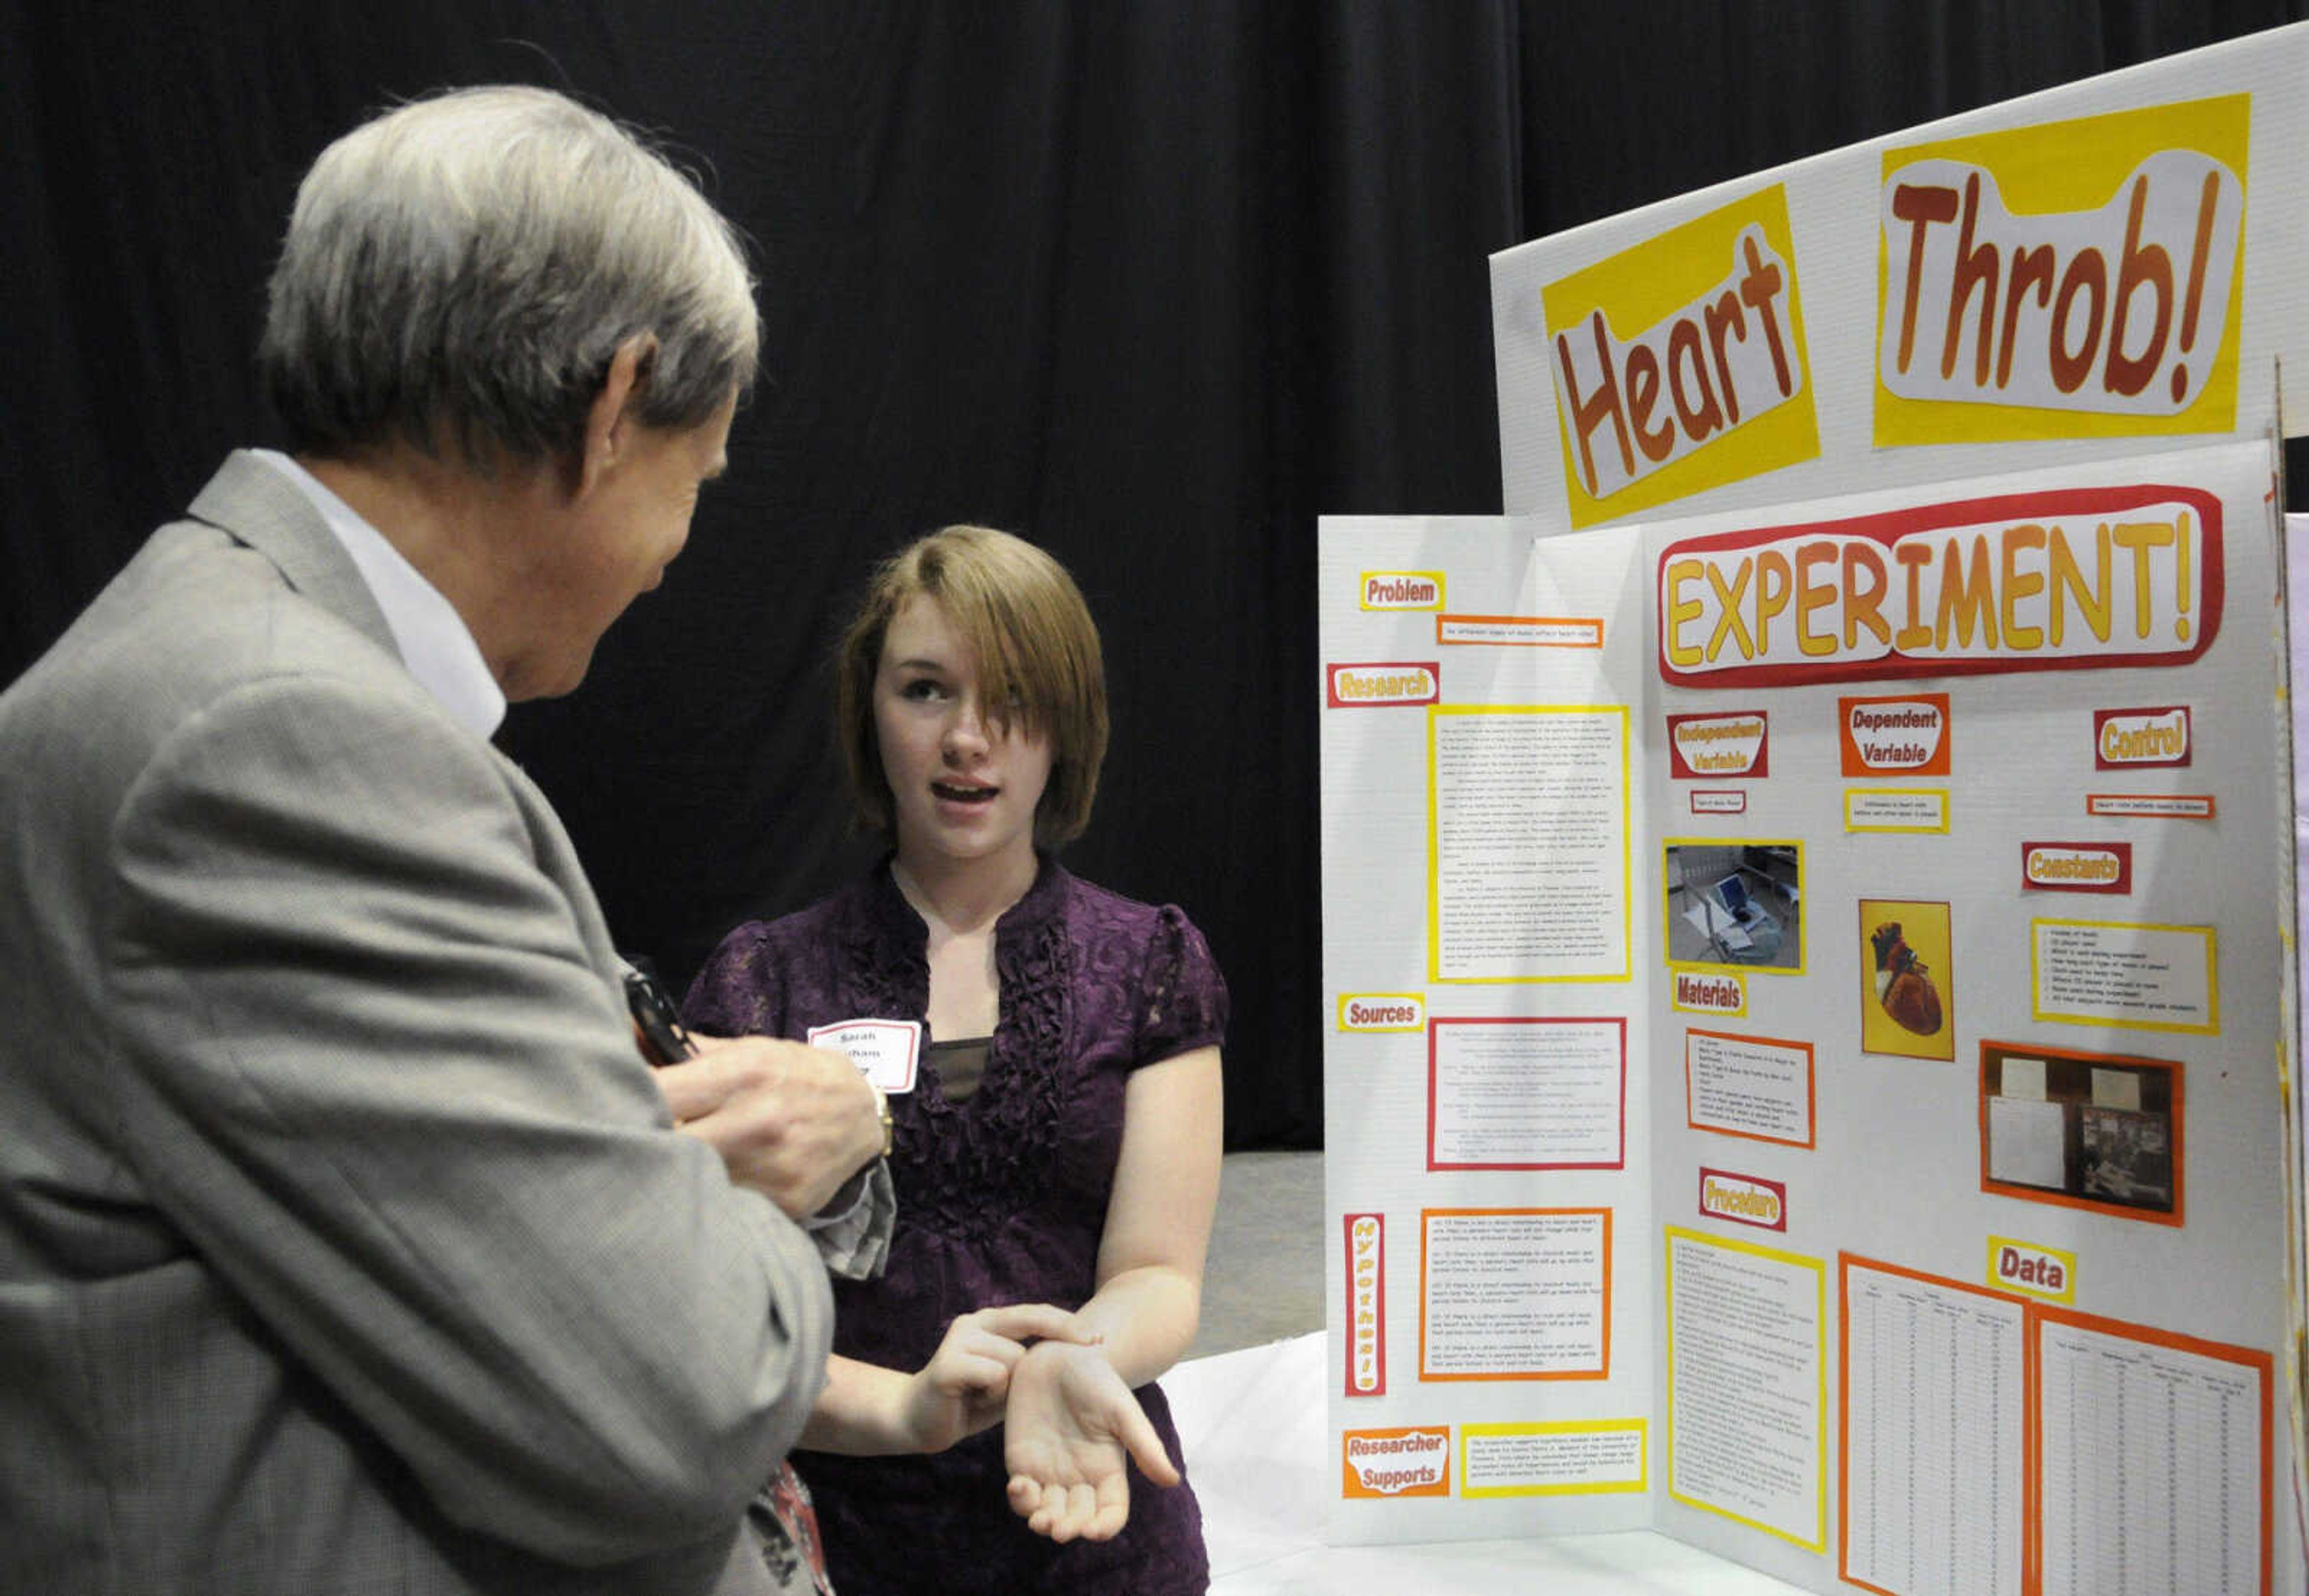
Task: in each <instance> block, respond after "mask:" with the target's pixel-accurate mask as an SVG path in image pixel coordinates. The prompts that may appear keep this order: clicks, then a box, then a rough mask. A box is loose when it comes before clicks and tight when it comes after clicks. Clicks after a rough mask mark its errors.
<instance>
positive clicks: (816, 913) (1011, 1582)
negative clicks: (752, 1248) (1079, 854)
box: [684, 859, 1227, 1596]
mask: <svg viewBox="0 0 2309 1596" xmlns="http://www.w3.org/2000/svg"><path fill="white" fill-rule="evenodd" d="M928 940H929V932H928V931H927V929H926V928H925V927H924V925H923V924H922V921H921V916H920V915H917V914H915V913H914V910H913V907H912V905H910V904H908V903H907V902H906V900H905V898H904V896H903V895H902V894H901V893H900V892H899V891H898V889H897V886H896V883H895V881H894V880H892V879H891V876H890V872H889V868H888V866H887V865H886V864H885V865H883V866H880V867H878V868H877V869H876V870H875V871H874V872H872V874H870V875H869V877H868V878H867V879H866V880H863V881H860V882H859V883H858V884H856V885H854V886H852V887H850V888H849V889H845V890H843V892H841V893H838V894H836V895H835V897H833V898H829V899H827V900H826V902H824V903H821V904H819V905H817V906H815V907H812V908H809V909H805V910H803V911H802V912H800V914H796V915H788V916H786V917H785V918H784V919H782V920H778V921H775V922H773V923H769V924H764V923H762V922H759V921H757V922H753V923H750V924H746V925H742V926H739V928H738V929H737V930H736V931H733V932H731V933H730V935H729V936H728V937H727V938H725V939H724V940H723V941H722V945H721V947H720V948H718V949H717V950H715V951H714V954H713V958H711V959H710V960H709V961H708V962H707V964H706V966H705V969H704V970H703V971H702V972H701V973H700V974H699V976H698V977H697V980H696V983H695V984H693V985H692V986H691V988H690V992H689V998H688V1002H687V1004H686V1005H685V1006H684V1018H685V1019H687V1020H688V1023H689V1024H690V1025H692V1026H694V1027H696V1028H698V1029H700V1030H704V1031H706V1032H709V1033H713V1034H720V1035H733V1034H739V1033H752V1034H757V1035H763V1036H772V1037H795V1038H800V1037H802V1036H803V1034H804V1033H805V1032H807V1031H808V1030H809V1028H810V1027H812V1026H817V1025H825V1024H830V1023H833V1022H835V1021H838V1020H846V1019H924V1017H925V1014H926V1011H927V1010H928V1008H929V1003H930V966H929V962H928V958H927V952H926V950H927V946H928ZM994 962H995V970H996V975H997V977H998V980H999V984H1000V985H999V990H1000V1017H999V1020H998V1022H997V1024H996V1026H995V1030H994V1035H993V1038H992V1042H991V1045H990V1048H989V1050H988V1053H987V1058H986V1066H985V1073H984V1076H983V1078H982V1081H981V1084H980V1086H979V1088H978V1089H977V1091H976V1092H974V1093H973V1094H972V1095H971V1096H970V1097H967V1098H966V1099H964V1101H962V1102H959V1103H956V1102H949V1101H948V1100H947V1097H945V1095H944V1093H943V1092H942V1091H941V1089H940V1087H939V1082H938V1070H937V1065H936V1063H934V1062H932V1061H931V1059H930V1056H929V1054H928V1053H927V1051H925V1053H924V1055H923V1058H922V1061H921V1072H920V1075H919V1078H918V1082H917V1085H916V1088H915V1089H914V1090H913V1091H912V1092H909V1093H904V1094H901V1095H899V1096H895V1097H892V1098H891V1099H890V1108H891V1113H892V1115H893V1117H894V1118H895V1121H896V1125H897V1141H896V1150H895V1153H894V1154H893V1155H892V1157H891V1159H890V1167H891V1174H892V1175H893V1176H894V1177H895V1182H896V1185H897V1193H898V1219H897V1227H896V1230H895V1234H894V1235H893V1236H892V1238H891V1243H890V1262H889V1267H888V1269H887V1270H886V1271H885V1273H884V1274H883V1276H882V1278H881V1279H876V1280H866V1281H845V1280H836V1281H835V1311H836V1318H835V1350H837V1351H839V1352H841V1353H843V1354H845V1355H847V1356H849V1357H855V1358H860V1359H861V1360H863V1361H866V1362H869V1363H875V1364H880V1365H883V1366H886V1367H892V1368H901V1369H910V1370H911V1369H915V1368H919V1367H921V1365H922V1364H923V1363H924V1362H925V1361H927V1360H928V1359H929V1357H930V1354H931V1353H932V1352H933V1351H934V1350H936V1349H937V1347H938V1340H939V1338H940V1337H942V1336H943V1335H944V1334H945V1333H946V1328H947V1324H948V1323H950V1322H951V1321H952V1320H953V1319H954V1317H955V1316H956V1314H964V1313H967V1312H969V1311H971V1310H972V1309H973V1308H980V1307H986V1306H989V1305H995V1304H999V1303H1008V1302H1051V1303H1055V1304H1057V1305H1059V1306H1060V1307H1066V1308H1073V1307H1078V1306H1080V1305H1082V1304H1083V1303H1084V1302H1085V1301H1087V1300H1088V1299H1089V1297H1090V1296H1091V1293H1092V1291H1093V1289H1094V1286H1095V1284H1096V1279H1095V1271H1096V1267H1097V1262H1098V1244H1099V1237H1100V1235H1101V1234H1102V1232H1103V1229H1104V1227H1105V1223H1106V1207H1107V1200H1108V1197H1109V1194H1110V1193H1111V1190H1112V1188H1113V1184H1114V1166H1115V1160H1116V1158H1117V1156H1118V1154H1119V1152H1120V1147H1121V1142H1122V1112H1123V1090H1124V1088H1125V1086H1126V1085H1127V1084H1128V1081H1129V1076H1130V1073H1131V1071H1134V1070H1137V1068H1139V1067H1140V1066H1141V1065H1145V1064H1150V1063H1157V1062H1159V1061H1160V1060H1163V1059H1166V1058H1171V1057H1174V1056H1176V1055H1177V1054H1182V1053H1186V1052H1189V1051H1191V1050H1192V1049H1195V1048H1198V1047H1204V1046H1211V1045H1217V1044H1218V1043H1219V1041H1220V1040H1221V1038H1222V1036H1223V1033H1224V1030H1225V1026H1226V1014H1227V996H1226V985H1225V983H1224V980H1223V979H1222V978H1221V977H1220V975H1219V972H1218V967H1217V966H1216V965H1215V963H1213V961H1212V959H1211V956H1210V950H1209V948H1208V947H1207V946H1206V944H1205V942H1204V941H1203V938H1202V934H1201V933H1200V932H1198V931H1197V930H1196V929H1195V928H1194V926H1193V925H1192V924H1190V923H1189V921H1188V919H1187V917H1186V916H1185V915H1183V914H1182V913H1180V911H1179V910H1178V909H1177V908H1175V907H1171V906H1164V907H1162V908H1155V907H1151V906H1147V905H1146V904H1141V903H1137V902H1134V901H1132V900H1131V899H1129V898H1123V897H1121V896H1120V895H1118V894H1116V893H1112V892H1109V891H1106V890H1105V889H1103V888H1098V887H1094V886H1092V885H1090V884H1089V883H1087V882H1085V881H1081V880H1077V879H1076V878H1074V877H1073V876H1071V875H1069V874H1068V873H1067V872H1066V871H1064V870H1063V869H1061V868H1060V867H1059V865H1058V864H1056V863H1052V862H1051V861H1049V860H1047V859H1046V860H1044V861H1043V863H1042V871H1041V873H1040V874H1039V875H1038V876H1037V877H1036V879H1035V881H1034V885H1033V888H1032V889H1029V890H1028V892H1027V894H1026V896H1025V898H1021V899H1020V900H1019V901H1018V902H1017V903H1016V905H1014V906H1012V907H1011V908H1010V910H1009V911H1008V912H1007V914H1005V915H1003V916H1002V918H1001V920H1000V921H999V922H998V923H997V924H996V927H995V950H994ZM940 1039H941V1038H937V1037H929V1036H928V1035H927V1034H926V1035H925V1037H924V1041H925V1043H928V1042H930V1041H934V1040H940ZM1139 1398H1140V1401H1142V1402H1143V1403H1144V1404H1145V1405H1146V1410H1147V1414H1148V1416H1149V1417H1150V1418H1153V1419H1154V1421H1155V1427H1156V1428H1157V1429H1158V1430H1159V1431H1160V1432H1161V1433H1162V1436H1163V1442H1164V1444H1165V1445H1166V1446H1168V1447H1169V1449H1170V1451H1171V1453H1172V1461H1173V1462H1177V1461H1179V1457H1178V1453H1179V1447H1178V1439H1177V1436H1176V1433H1175V1431H1174V1430H1173V1428H1172V1424H1171V1420H1170V1411H1169V1409H1168V1406H1167V1405H1166V1404H1165V1403H1164V1402H1163V1399H1162V1393H1161V1392H1160V1391H1159V1390H1157V1389H1156V1388H1155V1387H1154V1386H1152V1385H1149V1386H1147V1387H1146V1388H1144V1389H1143V1390H1142V1391H1141V1392H1139ZM794 1461H795V1463H796V1464H797V1466H798V1467H799V1468H800V1470H801V1473H802V1475H803V1477H804V1478H805V1479H807V1480H808V1481H809V1486H810V1489H811V1492H812V1494H813V1495H814V1496H816V1498H817V1513H818V1519H819V1522H820V1525H821V1528H822V1530H823V1531H824V1535H825V1540H826V1551H827V1557H828V1560H829V1563H830V1565H831V1566H832V1570H833V1573H834V1579H835V1588H836V1589H837V1590H838V1591H840V1592H842V1596H873V1593H874V1592H880V1591H890V1592H903V1591H912V1590H919V1589H921V1588H923V1587H922V1584H921V1580H922V1578H923V1575H924V1573H925V1570H926V1569H927V1568H930V1567H936V1568H937V1569H938V1586H939V1588H940V1589H942V1590H951V1591H956V1592H959V1591H963V1590H965V1589H968V1590H977V1589H986V1590H989V1591H1003V1592H1017V1591H1026V1590H1032V1589H1034V1588H1036V1587H1037V1586H1039V1585H1041V1584H1042V1583H1044V1582H1046V1581H1047V1582H1051V1584H1052V1585H1053V1587H1054V1588H1071V1589H1076V1590H1098V1591H1111V1592H1134V1593H1142V1596H1143V1593H1153V1592H1161V1593H1163V1596H1168V1593H1170V1592H1199V1591H1201V1590H1203V1589H1204V1588H1205V1587H1206V1584H1207V1583H1208V1574H1207V1572H1206V1564H1205V1559H1204V1557H1203V1548H1202V1532H1201V1514H1199V1512H1198V1510H1197V1508H1196V1506H1195V1503H1194V1498H1193V1496H1192V1494H1191V1491H1190V1490H1189V1488H1188V1487H1185V1486H1180V1487H1179V1488H1176V1489H1174V1490H1169V1491H1165V1490H1161V1489H1158V1488H1155V1487H1153V1486H1151V1485H1149V1484H1147V1482H1146V1480H1145V1479H1144V1478H1143V1477H1141V1476H1140V1475H1139V1474H1138V1472H1137V1470H1135V1469H1134V1470H1132V1471H1131V1508H1130V1522H1129V1525H1128V1526H1127V1527H1126V1528H1125V1530H1124V1531H1123V1532H1122V1533H1121V1534H1120V1535H1119V1536H1117V1537H1116V1538H1115V1539H1114V1540H1111V1541H1107V1542H1103V1543H1096V1544H1094V1543H1091V1542H1085V1541H1076V1542H1073V1543H1070V1544H1069V1545H1068V1546H1064V1547H1057V1546H1053V1545H1052V1544H1051V1542H1050V1541H1048V1540H1043V1539H1042V1538H1041V1537H1039V1536H1036V1535H1034V1534H1033V1533H1031V1532H1030V1531H1027V1530H1026V1529H1025V1524H1024V1522H1022V1521H1020V1520H1018V1519H1017V1518H1016V1517H1015V1516H1014V1515H1013V1514H1011V1512H1010V1509H1009V1505H1008V1504H1007V1502H1006V1501H1005V1499H1004V1496H1003V1488H1004V1482H1005V1479H1006V1478H1007V1476H1006V1474H1005V1472H1004V1470H1003V1467H1002V1433H1001V1430H1000V1428H999V1427H996V1428H995V1429H992V1430H990V1431H987V1432H986V1433H984V1434H982V1435H980V1436H973V1437H972V1438H971V1439H970V1440H968V1441H965V1442H964V1443H963V1444H960V1445H959V1446H956V1447H954V1448H952V1449H951V1450H949V1451H947V1452H946V1453H940V1454H938V1455H936V1456H932V1457H898V1458H848V1457H835V1456H832V1455H829V1454H826V1453H797V1454H796V1455H795V1459H794ZM1086 1581H1088V1582H1093V1583H1084V1582H1086Z"/></svg>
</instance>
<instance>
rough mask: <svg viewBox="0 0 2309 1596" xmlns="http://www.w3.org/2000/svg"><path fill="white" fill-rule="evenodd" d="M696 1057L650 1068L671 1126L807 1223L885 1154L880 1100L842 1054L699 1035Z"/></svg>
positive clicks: (736, 1177) (740, 1181) (734, 1176)
mask: <svg viewBox="0 0 2309 1596" xmlns="http://www.w3.org/2000/svg"><path fill="white" fill-rule="evenodd" d="M694 1039H695V1040H696V1043H697V1049H698V1056H697V1057H696V1058H694V1059H689V1060H687V1061H685V1062H683V1063H678V1064H668V1065H667V1066H665V1067H664V1068H663V1069H662V1070H656V1071H652V1075H653V1079H655V1080H656V1081H657V1085H658V1090H659V1091H661V1092H662V1093H663V1094H664V1095H665V1103H666V1106H667V1107H668V1108H669V1109H670V1110H672V1112H673V1123H675V1124H676V1125H678V1126H679V1127H680V1128H681V1129H682V1130H684V1131H686V1132H688V1133H689V1134H691V1135H693V1136H695V1137H696V1138H697V1139H698V1140H700V1141H704V1142H705V1143H706V1144H707V1145H709V1146H711V1147H712V1148H713V1150H714V1151H716V1152H718V1153H720V1154H721V1155H722V1162H723V1163H724V1164H726V1165H727V1166H729V1169H730V1178H731V1180H732V1181H735V1182H736V1183H737V1184H739V1185H741V1186H750V1187H752V1188H753V1189H754V1190H755V1191H757V1192H759V1193H762V1194H763V1195H764V1196H765V1197H767V1198H768V1199H769V1200H770V1201H773V1202H774V1203H776V1204H777V1205H778V1207H779V1208H780V1209H782V1210H784V1212H785V1213H786V1214H787V1216H788V1217H790V1218H791V1219H807V1218H809V1216H810V1215H811V1214H814V1213H816V1212H817V1210H819V1209H821V1208H823V1207H824V1206H825V1205H826V1199H827V1198H829V1197H831V1196H833V1195H834V1193H835V1191H836V1190H838V1189H839V1188H840V1186H841V1184H842V1183H843V1181H845V1180H848V1179H849V1178H850V1177H851V1176H852V1175H854V1174H856V1173H857V1172H858V1170H860V1168H862V1167H865V1166H866V1165H867V1164H869V1163H871V1162H872V1161H873V1160H874V1159H875V1158H878V1157H879V1156H880V1154H881V1151H882V1119H881V1107H880V1104H879V1101H878V1099H877V1098H876V1097H875V1094H874V1089H873V1088H872V1087H871V1086H870V1085H869V1084H868V1083H867V1080H866V1078H865V1076H863V1075H861V1074H860V1073H859V1072H858V1066H857V1065H855V1064H853V1063H851V1062H850V1060H849V1059H847V1058H845V1057H843V1055H842V1054H838V1053H829V1052H827V1051H826V1050H825V1049H824V1048H818V1047H805V1046H803V1045H801V1044H800V1043H799V1042H779V1041H774V1040H772V1039H770V1038H769V1037H727V1038H724V1037H695V1038H694Z"/></svg>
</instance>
